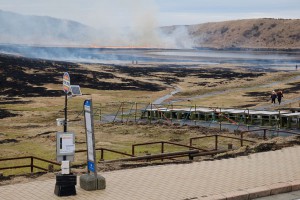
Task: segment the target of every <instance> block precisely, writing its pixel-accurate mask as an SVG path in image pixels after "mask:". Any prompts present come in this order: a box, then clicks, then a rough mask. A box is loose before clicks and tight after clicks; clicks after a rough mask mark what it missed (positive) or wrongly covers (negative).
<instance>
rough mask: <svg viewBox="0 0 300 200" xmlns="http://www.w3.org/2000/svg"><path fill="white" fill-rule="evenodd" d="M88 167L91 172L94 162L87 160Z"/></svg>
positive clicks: (93, 168)
mask: <svg viewBox="0 0 300 200" xmlns="http://www.w3.org/2000/svg"><path fill="white" fill-rule="evenodd" d="M88 169H89V170H90V171H91V172H95V163H93V162H91V161H88Z"/></svg>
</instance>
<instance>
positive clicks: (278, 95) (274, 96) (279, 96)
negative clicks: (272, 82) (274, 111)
mask: <svg viewBox="0 0 300 200" xmlns="http://www.w3.org/2000/svg"><path fill="white" fill-rule="evenodd" d="M282 97H283V93H282V91H281V90H279V91H278V92H275V91H274V90H273V91H272V94H271V100H272V103H274V104H275V103H276V102H275V101H276V99H277V100H278V103H279V105H280V103H281V99H282Z"/></svg>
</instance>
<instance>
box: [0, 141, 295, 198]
mask: <svg viewBox="0 0 300 200" xmlns="http://www.w3.org/2000/svg"><path fill="white" fill-rule="evenodd" d="M101 175H102V176H104V177H105V178H106V189H105V190H97V191H85V190H83V189H81V188H80V187H79V184H77V186H76V190H77V195H76V196H69V197H57V196H56V195H55V194H54V186H55V179H49V180H46V181H33V182H29V183H21V184H14V185H7V186H1V187H0V199H2V200H12V199H18V200H19V199H26V200H27V199H30V200H35V199H36V200H49V199H84V200H91V199H104V200H127V199H128V200H173V199H174V200H192V199H206V200H208V199H249V198H250V197H251V198H257V197H262V196H266V195H271V194H277V193H282V192H289V191H293V190H299V189H300V147H289V148H285V149H282V150H278V151H271V152H263V153H257V154H252V155H250V156H242V157H238V158H231V159H223V160H215V161H204V162H194V163H190V164H173V165H164V166H151V167H142V168H135V169H126V170H118V171H111V172H105V173H102V174H101ZM78 178H79V177H78ZM78 183H79V180H78Z"/></svg>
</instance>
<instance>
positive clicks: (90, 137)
mask: <svg viewBox="0 0 300 200" xmlns="http://www.w3.org/2000/svg"><path fill="white" fill-rule="evenodd" d="M83 107H84V108H83V109H84V122H85V132H86V144H87V162H88V163H87V164H88V171H89V172H90V171H92V172H94V173H95V176H96V177H97V166H96V163H97V162H96V154H95V135H94V124H93V106H92V100H91V99H90V100H85V101H84V104H83Z"/></svg>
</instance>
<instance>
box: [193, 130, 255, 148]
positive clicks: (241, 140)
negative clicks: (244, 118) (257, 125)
mask: <svg viewBox="0 0 300 200" xmlns="http://www.w3.org/2000/svg"><path fill="white" fill-rule="evenodd" d="M243 133H244V132H241V138H237V137H232V136H226V135H218V134H214V135H205V136H198V137H192V138H190V146H193V140H196V139H203V138H209V137H215V150H218V137H223V138H231V139H235V140H239V141H240V142H241V146H243V141H247V142H253V143H256V141H254V140H249V139H244V138H243Z"/></svg>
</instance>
